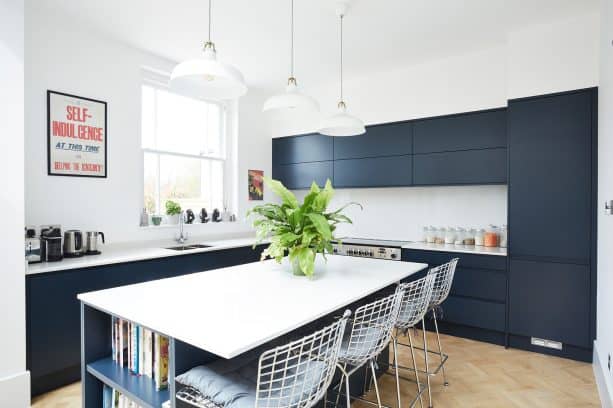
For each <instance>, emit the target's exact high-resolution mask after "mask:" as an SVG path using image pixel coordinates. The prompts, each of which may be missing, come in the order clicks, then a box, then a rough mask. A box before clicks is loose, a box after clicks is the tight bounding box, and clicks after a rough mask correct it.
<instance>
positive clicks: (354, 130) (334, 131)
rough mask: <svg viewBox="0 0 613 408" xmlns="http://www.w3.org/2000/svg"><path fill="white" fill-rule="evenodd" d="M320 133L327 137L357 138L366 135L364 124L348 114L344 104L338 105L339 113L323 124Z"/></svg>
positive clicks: (323, 121) (329, 117)
mask: <svg viewBox="0 0 613 408" xmlns="http://www.w3.org/2000/svg"><path fill="white" fill-rule="evenodd" d="M319 133H321V134H322V135H327V136H357V135H363V134H364V133H366V128H365V127H364V122H362V121H361V120H360V119H358V118H356V117H355V116H352V115H350V114H348V113H347V106H345V103H344V102H342V101H341V102H339V103H338V111H337V112H336V113H335V114H334V115H331V116H328V117H327V118H325V119H324V120H322V122H321V127H320V129H319Z"/></svg>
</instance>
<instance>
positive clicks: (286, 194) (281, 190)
mask: <svg viewBox="0 0 613 408" xmlns="http://www.w3.org/2000/svg"><path fill="white" fill-rule="evenodd" d="M264 183H265V184H266V185H267V186H268V188H270V189H271V190H272V192H273V193H275V194H276V195H278V196H279V198H281V201H282V202H283V204H284V205H287V206H288V207H290V208H297V207H298V200H297V199H296V196H295V195H294V193H292V192H291V191H289V190H288V189H287V188H285V186H284V185H283V183H281V182H280V181H278V180H273V179H271V178H268V177H264Z"/></svg>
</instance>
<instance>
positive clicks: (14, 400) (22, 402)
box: [0, 371, 30, 408]
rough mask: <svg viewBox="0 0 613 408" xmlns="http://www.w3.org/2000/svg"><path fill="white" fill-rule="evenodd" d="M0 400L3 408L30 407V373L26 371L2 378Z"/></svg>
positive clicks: (0, 381)
mask: <svg viewBox="0 0 613 408" xmlns="http://www.w3.org/2000/svg"><path fill="white" fill-rule="evenodd" d="M0 400H1V401H2V406H3V407H15V408H27V407H29V406H30V372H29V371H24V372H21V373H17V374H15V375H11V376H9V377H4V378H0Z"/></svg>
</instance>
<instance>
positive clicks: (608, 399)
mask: <svg viewBox="0 0 613 408" xmlns="http://www.w3.org/2000/svg"><path fill="white" fill-rule="evenodd" d="M593 361H594V363H593V367H594V376H595V377H596V385H597V386H598V394H599V395H600V403H601V404H602V407H603V408H613V383H612V381H611V378H612V377H611V375H610V373H609V372H608V369H607V366H606V365H605V366H602V365H601V364H600V363H601V360H600V358H599V357H598V343H597V342H596V341H595V342H594V360H593Z"/></svg>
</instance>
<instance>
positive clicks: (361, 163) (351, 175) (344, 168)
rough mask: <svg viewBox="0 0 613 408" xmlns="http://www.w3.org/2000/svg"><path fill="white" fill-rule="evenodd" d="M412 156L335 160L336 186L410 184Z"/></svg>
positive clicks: (392, 185)
mask: <svg viewBox="0 0 613 408" xmlns="http://www.w3.org/2000/svg"><path fill="white" fill-rule="evenodd" d="M411 159H412V156H391V157H377V158H370V159H349V160H335V161H334V186H335V187H337V188H341V187H394V186H410V185H411V181H412V177H411V173H412V169H411V162H412V160H411Z"/></svg>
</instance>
